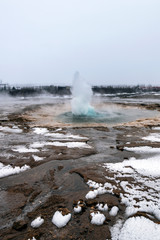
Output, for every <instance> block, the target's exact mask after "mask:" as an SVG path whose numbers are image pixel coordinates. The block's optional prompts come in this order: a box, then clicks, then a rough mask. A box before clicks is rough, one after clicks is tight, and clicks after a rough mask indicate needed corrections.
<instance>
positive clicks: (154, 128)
mask: <svg viewBox="0 0 160 240" xmlns="http://www.w3.org/2000/svg"><path fill="white" fill-rule="evenodd" d="M152 129H153V130H160V127H152Z"/></svg>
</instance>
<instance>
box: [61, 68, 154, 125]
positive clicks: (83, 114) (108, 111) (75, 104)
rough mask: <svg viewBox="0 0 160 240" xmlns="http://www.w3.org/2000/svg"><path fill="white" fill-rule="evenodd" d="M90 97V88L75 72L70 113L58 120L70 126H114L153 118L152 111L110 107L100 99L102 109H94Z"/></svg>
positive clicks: (116, 106) (62, 115)
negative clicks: (85, 124)
mask: <svg viewBox="0 0 160 240" xmlns="http://www.w3.org/2000/svg"><path fill="white" fill-rule="evenodd" d="M92 95H93V93H92V89H91V86H90V85H89V84H87V83H86V81H85V80H84V79H83V78H82V77H81V76H80V74H79V72H76V73H75V75H74V79H73V86H72V100H71V112H65V113H62V114H60V115H59V116H58V120H60V121H61V122H64V123H70V124H74V123H82V124H83V123H106V124H111V125H114V124H117V123H123V122H129V121H134V120H136V119H139V118H145V117H149V116H153V113H151V112H152V111H148V110H145V109H141V108H136V107H135V108H132V107H129V108H125V107H122V106H118V105H116V104H114V106H113V104H112V106H113V107H110V106H109V104H104V103H103V99H101V100H102V105H103V107H101V104H100V105H99V107H98V108H97V107H96V108H94V107H93V106H92V105H91V100H92ZM97 109H98V110H97Z"/></svg>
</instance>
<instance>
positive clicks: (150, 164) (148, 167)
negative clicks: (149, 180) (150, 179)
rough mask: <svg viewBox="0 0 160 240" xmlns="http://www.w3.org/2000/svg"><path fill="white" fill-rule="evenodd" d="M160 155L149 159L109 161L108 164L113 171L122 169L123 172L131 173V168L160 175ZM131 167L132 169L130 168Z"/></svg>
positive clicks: (142, 172) (145, 173)
mask: <svg viewBox="0 0 160 240" xmlns="http://www.w3.org/2000/svg"><path fill="white" fill-rule="evenodd" d="M159 163H160V156H154V157H151V158H147V159H135V158H130V159H129V160H125V161H123V162H120V163H115V164H113V163H108V164H107V165H106V166H107V167H109V168H110V169H111V170H113V171H120V172H123V173H129V172H130V170H131V172H133V169H134V170H136V171H137V172H138V173H140V174H142V175H144V176H149V175H152V176H154V177H158V176H160V164H159ZM130 168H131V169H130Z"/></svg>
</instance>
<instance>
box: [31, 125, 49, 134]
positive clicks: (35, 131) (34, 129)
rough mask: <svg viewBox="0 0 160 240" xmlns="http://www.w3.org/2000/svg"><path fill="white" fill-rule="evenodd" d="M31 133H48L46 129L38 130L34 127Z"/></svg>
mask: <svg viewBox="0 0 160 240" xmlns="http://www.w3.org/2000/svg"><path fill="white" fill-rule="evenodd" d="M33 132H34V133H36V134H42V135H43V134H45V133H48V129H47V128H39V127H36V128H33Z"/></svg>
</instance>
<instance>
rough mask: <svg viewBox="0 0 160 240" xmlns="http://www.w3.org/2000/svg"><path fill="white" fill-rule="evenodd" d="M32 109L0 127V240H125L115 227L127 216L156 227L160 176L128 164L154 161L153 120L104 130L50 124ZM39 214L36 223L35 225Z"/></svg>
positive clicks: (159, 125) (158, 134)
mask: <svg viewBox="0 0 160 240" xmlns="http://www.w3.org/2000/svg"><path fill="white" fill-rule="evenodd" d="M147 107H148V106H147ZM152 107H153V108H154V109H155V108H156V106H155V105H154V106H152ZM158 107H159V106H158ZM36 111H38V114H39V113H40V112H41V109H40V108H37V107H32V108H29V109H25V110H23V111H20V112H19V113H17V112H16V113H12V114H11V113H9V114H8V115H7V118H2V119H1V122H0V142H1V144H0V148H1V151H0V163H1V166H0V167H1V172H0V174H1V175H0V177H1V178H0V199H1V201H0V239H3V240H9V239H14V240H21V239H26V240H28V239H33V240H34V239H36V240H39V239H40V240H43V239H45V240H50V239H88V240H89V239H102V240H103V239H115V240H116V239H117V240H118V239H124V238H123V237H122V238H118V237H117V235H116V230H115V229H116V228H115V226H117V229H118V227H119V229H122V228H123V225H124V224H125V222H126V221H127V220H128V219H131V218H133V217H135V218H136V217H143V218H145V219H148V220H149V221H150V222H152V223H154V224H155V226H156V227H155V229H156V230H157V226H158V224H160V209H159V207H158V206H159V199H160V198H159V197H160V196H159V190H160V189H159V183H160V182H159V181H160V180H159V177H160V175H159V172H158V173H157V174H156V175H155V174H154V173H153V174H152V173H151V172H149V171H150V170H151V167H148V168H147V170H146V169H144V165H145V163H144V165H143V166H142V167H141V168H140V167H137V165H136V164H135V161H136V160H137V161H139V160H143V161H145V160H146V159H151V158H153V157H156V159H157V158H159V156H160V155H159V152H160V150H159V149H160V119H159V118H158V117H157V118H150V119H142V120H138V121H134V122H130V123H126V124H119V125H116V126H110V127H108V126H105V125H101V124H100V125H96V124H93V125H92V126H90V125H89V126H88V125H87V124H86V125H83V126H74V125H73V126H71V125H70V126H66V125H65V124H59V125H58V124H57V125H56V124H55V125H54V126H53V124H50V121H48V122H47V121H46V120H45V121H43V119H46V117H47V116H46V113H45V115H44V114H43V111H42V112H41V121H39V118H37V115H36ZM37 119H38V120H37ZM133 157H134V159H133ZM131 158H132V159H131ZM129 159H130V161H131V162H129ZM156 163H157V160H156ZM157 166H158V165H157ZM148 169H149V170H148ZM145 171H146V172H145ZM147 171H148V172H149V173H148V172H147ZM146 183H148V184H146ZM57 211H58V212H60V213H61V216H62V218H63V216H71V217H70V218H69V221H68V222H66V225H65V226H63V227H61V225H59V226H57V225H56V221H53V216H54V214H55V212H57ZM96 216H97V218H96ZM38 217H40V219H41V220H43V221H42V224H41V225H40V226H38V225H37V224H35V226H34V224H33V221H34V220H35V219H37V218H38ZM57 221H58V220H57ZM61 222H63V221H61V220H59V223H61ZM118 223H119V225H118ZM157 231H159V230H157ZM153 239H156V238H153Z"/></svg>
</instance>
